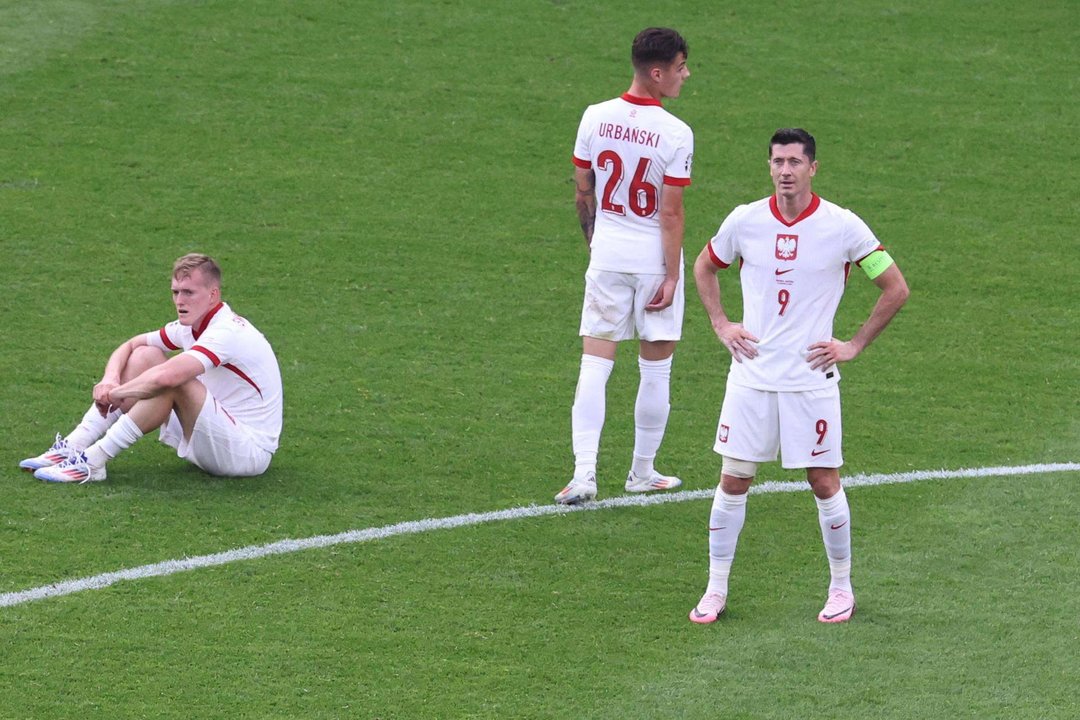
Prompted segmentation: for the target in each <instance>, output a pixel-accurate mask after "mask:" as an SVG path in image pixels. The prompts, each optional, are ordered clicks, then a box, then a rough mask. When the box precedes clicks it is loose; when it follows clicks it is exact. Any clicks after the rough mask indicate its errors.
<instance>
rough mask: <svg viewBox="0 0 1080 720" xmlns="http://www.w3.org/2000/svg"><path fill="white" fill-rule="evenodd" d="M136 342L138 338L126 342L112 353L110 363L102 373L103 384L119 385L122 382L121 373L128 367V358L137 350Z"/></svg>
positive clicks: (106, 364) (107, 363)
mask: <svg viewBox="0 0 1080 720" xmlns="http://www.w3.org/2000/svg"><path fill="white" fill-rule="evenodd" d="M136 340H137V337H135V338H131V339H129V340H125V341H124V342H123V343H121V344H120V347H118V348H116V349H115V350H113V351H112V355H110V356H109V360H108V362H106V363H105V370H104V371H103V372H102V373H101V382H102V383H112V384H118V383H119V382H120V373H121V372H123V370H124V367H125V366H127V362H128V358H130V357H131V353H132V352H134V350H135V345H136Z"/></svg>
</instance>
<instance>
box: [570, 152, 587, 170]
mask: <svg viewBox="0 0 1080 720" xmlns="http://www.w3.org/2000/svg"><path fill="white" fill-rule="evenodd" d="M570 159H571V160H573V161H574V164H575V165H577V166H578V167H579V168H581V169H582V170H588V169H589V168H591V167H592V163H591V162H589V161H588V160H582V159H581V158H579V157H578V156H577V155H574V156H572V157H571V158H570Z"/></svg>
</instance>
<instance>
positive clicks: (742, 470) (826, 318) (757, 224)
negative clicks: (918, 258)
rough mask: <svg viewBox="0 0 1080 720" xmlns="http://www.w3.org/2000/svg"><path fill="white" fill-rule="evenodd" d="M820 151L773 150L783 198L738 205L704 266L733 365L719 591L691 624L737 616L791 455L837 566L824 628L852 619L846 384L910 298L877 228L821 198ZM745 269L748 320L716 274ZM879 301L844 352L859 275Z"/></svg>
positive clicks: (719, 527) (799, 141) (806, 140)
mask: <svg viewBox="0 0 1080 720" xmlns="http://www.w3.org/2000/svg"><path fill="white" fill-rule="evenodd" d="M816 153H817V149H816V143H815V141H814V138H813V136H812V135H810V134H809V133H808V132H806V131H805V130H802V129H798V128H796V129H787V128H785V129H781V130H777V131H776V133H775V134H774V135H773V136H772V138H771V140H770V142H769V168H770V174H771V175H772V181H773V186H774V187H775V189H776V192H775V194H773V195H772V196H770V197H767V198H764V199H762V200H758V201H757V202H753V203H750V204H749V205H741V206H739V207H737V208H735V210H733V211H732V212H731V214H730V215H728V216H727V218H726V219H725V220H724V222H723V224H722V225H721V226H720V229H719V230H718V231H717V233H716V235H715V236H714V237H713V238H712V240H710V241H709V242H708V244H706V246H705V248H704V249H703V250H702V251H701V254H700V255H699V256H698V258H697V261H696V262H695V263H694V279H695V281H696V283H697V288H698V294H699V295H700V296H701V302H702V303H703V304H704V305H705V310H706V312H708V314H709V320H710V321H711V322H712V327H713V330H714V331H715V332H716V335H717V337H718V338H719V339H720V341H721V342H722V343H723V344H724V347H725V348H727V350H728V352H730V353H731V356H732V363H731V371H730V372H729V373H728V381H727V389H726V391H725V393H724V404H723V407H722V408H721V410H720V424H719V428H718V429H717V433H716V444H715V445H714V450H715V451H716V452H717V453H719V454H720V455H721V456H723V464H722V467H721V469H720V485H719V487H717V489H716V496H715V498H714V500H713V506H712V511H711V514H710V516H709V584H708V587H707V588H706V590H705V595H704V596H703V597H702V598H701V600H700V601H699V602H698V604H697V606H696V607H695V608H694V609H693V610H692V611H691V612H690V619H691V620H692V621H694V622H696V623H710V622H714V621H715V620H716V619H717V617H718V616H719V615H720V614H721V613H722V612H723V611H724V608H725V607H726V605H727V593H728V574H729V573H730V570H731V564H732V561H733V560H734V558H735V545H736V543H737V542H738V539H739V532H740V531H741V530H742V526H743V521H744V519H745V517H746V493H747V491H748V490H749V489H750V484H751V482H752V481H753V479H754V475H755V473H756V469H757V464H758V463H760V462H769V461H772V460H775V459H776V456H777V452H779V453H780V454H781V456H782V460H783V466H784V467H785V468H805V469H806V479H807V481H808V482H809V483H810V488H811V490H812V491H813V493H814V497H815V498H816V500H817V506H818V522H819V524H820V526H821V534H822V538H823V540H824V542H825V553H826V555H827V557H828V559H829V569H830V574H831V579H830V582H829V592H828V599H827V601H826V603H825V607H824V608H823V609H822V611H821V612H820V613H819V614H818V620H820V621H821V622H829V623H835V622H844V621H846V620H848V619H850V618H851V615H852V613H854V612H855V594H854V591H853V590H852V587H851V513H850V510H849V508H848V502H847V497H846V495H845V494H844V490H843V487H842V486H841V484H840V471H839V468H840V466H841V465H843V457H842V456H841V429H840V388H839V385H838V383H839V381H840V372H839V370H837V364H838V363H841V362H845V361H848V360H851V359H853V358H854V357H855V356H856V355H858V354H859V353H860V352H862V351H863V350H864V349H865V348H866V346H867V345H869V344H870V342H871V341H872V340H873V339H874V338H875V337H877V336H878V334H879V333H880V332H881V331H882V330H884V329H885V326H886V325H888V324H889V321H890V320H892V318H893V316H895V315H896V313H897V312H898V311H899V310H900V308H901V306H903V304H904V302H905V301H906V300H907V297H908V287H907V283H906V282H905V280H904V276H903V275H902V274H901V273H900V269H899V268H898V267H897V266H896V264H895V263H894V262H893V261H892V258H890V257H889V255H888V253H886V252H885V249H884V248H883V247H882V246H881V244H880V243H879V242H878V239H877V238H876V237H875V236H874V234H873V232H871V231H870V228H868V227H867V226H866V223H864V222H863V221H862V220H860V219H859V217H858V216H856V215H855V214H854V213H852V212H851V211H850V210H845V209H843V208H841V207H839V206H837V205H834V204H833V203H830V202H828V201H827V200H823V199H821V198H820V197H819V196H818V195H816V194H815V193H814V192H813V191H812V190H811V181H812V178H813V177H814V175H815V174H816V173H817V167H818V164H817V160H816V159H815V157H816ZM736 261H738V263H739V278H740V280H741V283H742V294H743V319H742V322H741V323H736V322H732V321H731V320H729V319H728V317H727V315H726V314H725V313H724V309H723V307H722V305H721V304H720V288H719V284H718V282H717V278H716V273H717V271H718V270H720V269H722V268H726V267H729V266H731V265H732V264H734V263H735V262H736ZM853 263H854V264H855V265H857V266H859V267H861V268H862V269H863V270H864V271H865V272H866V274H867V276H868V277H869V278H870V279H871V280H872V281H873V282H874V283H875V284H876V285H877V286H878V288H880V290H881V295H880V296H879V298H878V300H877V303H876V304H875V306H874V309H873V311H872V312H871V313H870V317H869V318H868V319H867V320H866V322H865V323H863V325H862V327H860V328H859V330H858V332H856V333H855V335H854V336H853V337H852V338H851V340H848V341H847V342H843V341H840V340H837V339H835V338H834V337H833V335H832V332H833V318H834V317H835V315H836V308H837V307H838V306H839V304H840V297H841V296H842V295H843V293H844V284H845V283H846V282H847V277H848V271H849V270H850V268H851V265H852V264H853Z"/></svg>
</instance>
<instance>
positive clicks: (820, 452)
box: [810, 450, 829, 457]
mask: <svg viewBox="0 0 1080 720" xmlns="http://www.w3.org/2000/svg"><path fill="white" fill-rule="evenodd" d="M827 452H829V451H828V450H811V451H810V457H817V456H818V455H824V454H825V453H827Z"/></svg>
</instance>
